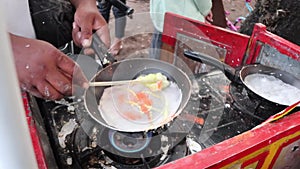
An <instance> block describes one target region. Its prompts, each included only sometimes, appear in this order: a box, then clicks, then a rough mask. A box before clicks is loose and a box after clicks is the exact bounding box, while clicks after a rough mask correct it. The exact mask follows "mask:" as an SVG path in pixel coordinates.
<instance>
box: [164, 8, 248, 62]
mask: <svg viewBox="0 0 300 169" xmlns="http://www.w3.org/2000/svg"><path fill="white" fill-rule="evenodd" d="M178 32H184V33H185V34H186V35H188V36H191V37H196V38H197V39H200V40H204V41H210V42H211V43H212V44H213V45H216V46H218V47H220V48H224V49H227V53H226V56H225V63H227V64H229V65H231V66H233V67H236V66H240V65H241V64H242V61H243V58H244V54H245V51H246V49H247V45H248V41H249V38H250V37H249V36H247V35H243V34H240V33H237V32H233V31H230V30H227V29H224V28H221V27H216V26H213V25H210V24H206V23H203V22H199V21H196V20H192V19H189V18H186V17H183V16H180V15H176V14H172V13H166V15H165V23H164V30H163V37H162V41H163V42H164V43H167V44H168V45H171V46H175V43H176V34H177V33H178ZM232 61H234V62H232Z"/></svg>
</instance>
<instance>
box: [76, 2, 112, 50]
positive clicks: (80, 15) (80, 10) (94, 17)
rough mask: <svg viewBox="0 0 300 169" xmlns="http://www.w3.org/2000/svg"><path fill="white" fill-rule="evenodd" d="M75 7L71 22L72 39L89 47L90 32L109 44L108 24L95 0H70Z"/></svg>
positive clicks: (90, 40) (80, 44) (81, 45)
mask: <svg viewBox="0 0 300 169" xmlns="http://www.w3.org/2000/svg"><path fill="white" fill-rule="evenodd" d="M71 2H72V4H73V5H74V6H75V8H76V12H75V15H74V23H73V32H72V36H73V40H74V42H75V44H76V45H78V46H80V47H84V48H87V47H90V45H91V42H92V34H93V32H96V34H97V35H98V36H99V37H100V39H101V40H102V41H103V42H104V43H105V45H106V46H107V47H109V46H110V34H109V29H108V25H107V23H106V21H105V19H104V18H103V17H102V15H101V14H100V12H99V11H98V8H97V6H96V1H95V0H71Z"/></svg>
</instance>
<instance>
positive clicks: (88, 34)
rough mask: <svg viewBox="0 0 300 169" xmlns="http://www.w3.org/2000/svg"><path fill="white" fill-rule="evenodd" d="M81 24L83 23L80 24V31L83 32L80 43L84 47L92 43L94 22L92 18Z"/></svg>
mask: <svg viewBox="0 0 300 169" xmlns="http://www.w3.org/2000/svg"><path fill="white" fill-rule="evenodd" d="M81 22H82V23H81V24H80V29H81V30H80V32H81V37H80V42H81V44H82V45H83V46H84V45H86V44H87V43H91V40H92V34H93V22H94V21H93V18H92V17H88V18H87V19H85V20H82V21H81ZM89 41H90V42H89Z"/></svg>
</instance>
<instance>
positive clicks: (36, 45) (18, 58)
mask: <svg viewBox="0 0 300 169" xmlns="http://www.w3.org/2000/svg"><path fill="white" fill-rule="evenodd" d="M10 38H11V43H12V49H13V54H14V58H15V64H16V70H17V74H18V79H19V83H20V86H21V88H22V89H23V90H26V91H28V92H30V93H31V94H33V95H34V96H37V97H40V98H44V99H51V100H56V99H61V98H63V97H64V96H68V95H71V94H72V87H73V86H72V85H78V86H81V87H84V88H87V87H88V83H87V82H88V81H87V79H86V78H85V76H84V74H83V72H82V71H81V69H80V68H79V66H78V65H77V64H76V63H75V62H74V61H73V60H71V59H70V58H69V57H68V56H66V55H65V54H63V53H62V52H61V51H59V50H58V49H56V48H55V47H54V46H52V45H51V44H49V43H47V42H44V41H40V40H35V39H28V38H23V37H20V36H16V35H12V34H10Z"/></svg>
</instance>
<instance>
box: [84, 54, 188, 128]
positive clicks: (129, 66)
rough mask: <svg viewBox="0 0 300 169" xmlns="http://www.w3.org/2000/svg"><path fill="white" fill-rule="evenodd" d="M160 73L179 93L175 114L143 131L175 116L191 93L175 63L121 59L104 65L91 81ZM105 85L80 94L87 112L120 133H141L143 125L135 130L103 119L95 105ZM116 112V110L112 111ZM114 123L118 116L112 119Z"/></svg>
mask: <svg viewBox="0 0 300 169" xmlns="http://www.w3.org/2000/svg"><path fill="white" fill-rule="evenodd" d="M157 72H161V73H162V74H163V75H165V76H166V77H167V78H168V80H169V81H173V82H175V83H176V84H177V85H178V87H179V89H180V90H181V93H182V99H181V102H180V105H179V108H178V109H177V111H176V113H175V114H173V115H169V117H167V118H166V119H167V120H166V121H164V123H152V124H151V125H149V127H148V128H147V130H154V129H157V128H159V127H162V126H164V125H166V124H168V123H169V122H170V121H172V120H173V119H174V118H176V117H177V116H178V115H179V114H180V113H181V112H182V110H183V109H184V108H185V106H186V104H187V102H188V100H189V98H190V95H191V81H190V79H189V77H188V76H187V74H186V73H184V72H183V71H182V70H180V69H179V68H177V67H176V66H174V65H172V64H169V63H167V62H163V61H160V60H155V59H146V58H134V59H127V60H122V61H119V62H115V63H113V64H110V65H108V66H107V67H105V68H104V69H102V70H100V71H99V72H98V73H97V74H96V75H95V76H94V77H93V78H92V80H91V81H97V82H98V81H114V80H131V79H135V78H137V77H138V76H140V75H142V74H149V73H157ZM105 88H106V87H93V86H90V87H89V88H88V89H87V90H86V91H85V93H84V103H85V108H86V110H87V111H88V114H89V116H90V117H91V118H93V119H94V120H95V121H96V122H98V123H99V124H101V125H103V126H105V127H108V128H110V129H113V130H116V131H122V132H144V131H145V128H144V126H143V127H139V125H138V124H137V125H136V128H135V129H132V128H131V129H128V128H127V127H126V126H122V127H119V128H116V127H114V126H112V125H111V124H110V122H109V121H106V120H105V119H104V118H103V116H102V115H101V113H100V111H99V109H98V105H99V101H100V99H101V97H102V95H103V92H104V89H105ZM116 113H117V112H116ZM114 120H115V121H116V122H117V121H118V119H114Z"/></svg>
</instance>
